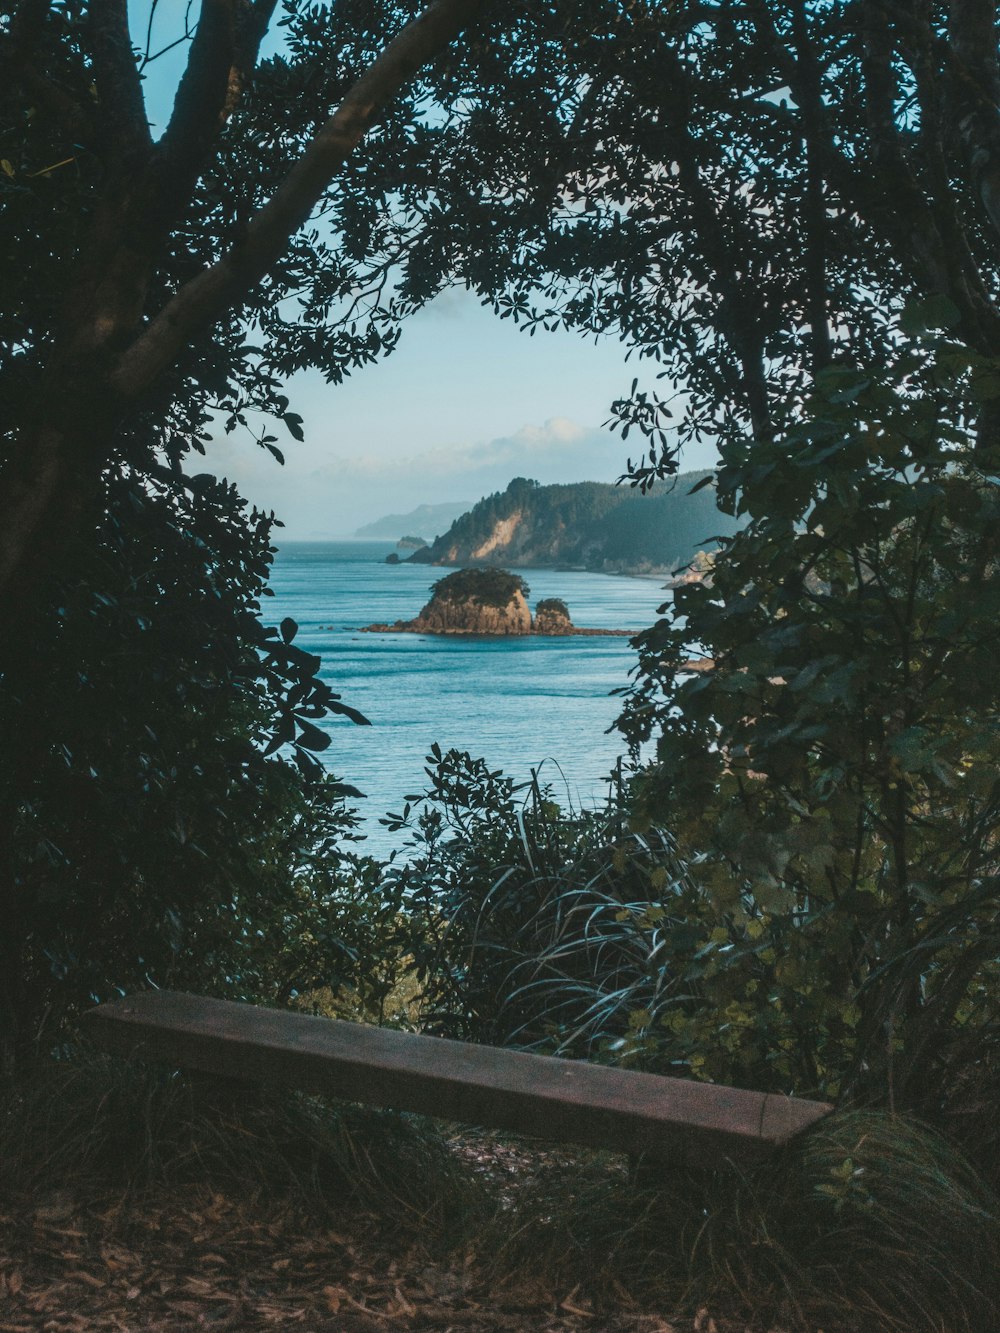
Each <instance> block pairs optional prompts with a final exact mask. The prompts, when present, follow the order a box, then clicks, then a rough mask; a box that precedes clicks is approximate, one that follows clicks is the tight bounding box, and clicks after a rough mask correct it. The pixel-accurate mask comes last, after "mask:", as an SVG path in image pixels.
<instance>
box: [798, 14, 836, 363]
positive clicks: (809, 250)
mask: <svg viewBox="0 0 1000 1333" xmlns="http://www.w3.org/2000/svg"><path fill="white" fill-rule="evenodd" d="M792 34H793V38H794V42H795V61H796V65H797V66H798V70H799V84H800V87H801V92H800V94H799V98H798V101H799V110H800V112H801V116H802V138H803V141H804V146H805V153H806V180H805V191H804V198H803V204H802V211H803V221H804V223H805V240H806V256H805V261H806V263H805V267H806V274H805V276H806V318H807V320H808V321H809V328H810V333H811V338H812V370H813V373H814V374H815V373H816V372H817V371H819V370H822V369H823V367H824V366H826V365H828V364H829V362H830V358H831V355H832V348H831V343H830V322H829V311H828V294H827V279H826V263H827V255H826V252H827V230H828V227H827V220H826V197H825V190H824V185H823V167H822V158H823V149H822V139H823V85H822V77H821V75H820V70H819V65H818V63H817V60H816V55H815V52H814V51H813V47H812V42H811V40H810V35H809V20H808V18H807V15H806V4H805V0H795V3H794V5H793V8H792Z"/></svg>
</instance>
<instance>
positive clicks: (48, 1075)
mask: <svg viewBox="0 0 1000 1333" xmlns="http://www.w3.org/2000/svg"><path fill="white" fill-rule="evenodd" d="M0 1144H2V1146H0V1181H2V1188H3V1189H4V1190H5V1192H6V1193H7V1194H8V1195H12V1196H14V1195H21V1196H22V1197H39V1196H41V1195H44V1194H45V1193H47V1192H50V1191H52V1190H54V1189H58V1188H62V1187H63V1186H65V1185H66V1184H67V1182H71V1185H72V1189H73V1190H74V1192H75V1193H76V1194H78V1195H79V1196H80V1197H81V1199H85V1198H86V1197H87V1196H88V1195H89V1194H95V1193H96V1194H104V1193H106V1192H107V1191H108V1190H109V1189H110V1190H114V1191H117V1192H119V1193H121V1194H122V1195H124V1196H126V1197H133V1198H139V1197H141V1196H142V1195H143V1194H145V1193H148V1192H150V1191H158V1190H163V1189H170V1188H172V1187H174V1186H177V1185H184V1184H198V1185H205V1186H208V1187H210V1188H216V1189H218V1190H220V1191H221V1192H226V1191H231V1190H235V1191H237V1192H238V1193H239V1194H240V1196H241V1197H245V1198H248V1199H253V1198H257V1197H263V1196H266V1197H267V1198H269V1199H272V1200H281V1201H282V1202H283V1203H284V1204H286V1205H287V1206H289V1207H292V1208H293V1209H295V1210H297V1211H299V1212H301V1213H302V1214H303V1215H304V1216H306V1217H313V1218H316V1219H317V1220H322V1219H323V1218H325V1217H328V1216H329V1215H331V1214H333V1213H334V1212H337V1211H339V1210H342V1209H343V1208H344V1207H350V1208H352V1209H353V1210H355V1211H356V1212H363V1213H373V1214H376V1215H377V1216H378V1218H379V1220H380V1225H382V1226H383V1227H384V1226H386V1225H388V1226H390V1227H397V1226H398V1227H400V1228H403V1229H407V1228H408V1229H418V1230H419V1232H420V1235H421V1238H422V1239H423V1240H424V1241H425V1242H426V1243H427V1244H428V1245H429V1246H431V1247H434V1246H442V1245H444V1246H446V1247H447V1245H449V1244H450V1243H451V1240H452V1238H454V1237H455V1236H460V1235H464V1234H465V1232H466V1231H467V1230H468V1229H469V1228H470V1227H475V1226H477V1225H478V1224H479V1222H480V1220H481V1218H482V1217H483V1216H484V1215H485V1214H486V1213H487V1212H488V1211H489V1207H490V1205H489V1201H488V1198H487V1195H486V1193H485V1191H484V1190H483V1189H482V1188H481V1187H480V1184H479V1182H478V1181H477V1180H476V1179H475V1178H473V1177H471V1176H470V1174H469V1173H468V1172H466V1171H464V1170H463V1169H462V1168H461V1166H460V1165H459V1163H458V1162H457V1161H456V1160H455V1158H454V1156H453V1155H452V1154H451V1153H450V1152H449V1149H448V1146H447V1143H446V1141H445V1139H444V1137H443V1136H442V1134H441V1132H440V1130H439V1129H438V1128H436V1127H435V1126H434V1125H433V1124H432V1123H431V1122H429V1121H425V1120H422V1119H420V1118H418V1117H414V1116H405V1115H399V1114H395V1113H392V1112H388V1111H378V1110H373V1109H371V1108H362V1107H357V1106H350V1105H344V1104H328V1103H325V1102H323V1101H322V1100H321V1099H319V1098H314V1097H307V1096H304V1095H301V1094H298V1093H294V1092H287V1091H283V1090H279V1089H274V1088H268V1087H264V1086H261V1085H256V1084H243V1083H237V1082H232V1081H228V1080H221V1079H213V1078H210V1077H207V1076H203V1075H191V1074H184V1073H180V1072H178V1071H176V1070H169V1069H164V1068H159V1067H154V1066H152V1065H146V1064H144V1063H142V1062H139V1061H131V1060H122V1059H119V1058H112V1057H108V1056H105V1055H102V1054H98V1053H96V1052H93V1051H90V1050H87V1049H86V1048H81V1049H77V1050H75V1051H73V1053H72V1058H69V1059H63V1060H59V1061H54V1062H51V1063H46V1064H42V1065H39V1066H38V1067H36V1068H35V1069H34V1070H33V1071H32V1072H31V1073H30V1074H29V1075H27V1076H22V1077H20V1078H19V1079H18V1081H17V1083H16V1084H11V1085H9V1086H7V1087H6V1088H5V1089H3V1091H2V1096H0Z"/></svg>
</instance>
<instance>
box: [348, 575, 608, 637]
mask: <svg viewBox="0 0 1000 1333" xmlns="http://www.w3.org/2000/svg"><path fill="white" fill-rule="evenodd" d="M529 591H530V590H529V588H528V585H527V584H526V583H525V581H524V579H522V578H521V577H520V576H519V575H518V574H508V573H507V571H506V570H503V569H494V568H487V569H457V570H456V571H455V573H454V574H449V575H448V576H447V577H446V578H443V579H438V581H437V583H435V584H434V587H433V593H434V595H433V597H432V598H431V600H430V601H429V602H428V603H427V605H426V606H425V607H424V609H423V610H422V611H421V612H420V614H419V616H417V617H416V619H415V620H397V621H396V622H395V624H393V625H364V626H362V628H363V630H364V631H365V632H367V633H371V634H491V635H520V634H574V635H575V634H581V635H593V634H608V635H614V636H623V637H630V636H631V635H632V633H633V631H632V630H623V629H580V628H579V627H578V626H576V625H574V624H573V622H572V620H570V616H569V609H568V607H567V606H566V603H565V602H564V601H562V600H561V599H560V598H559V597H548V598H544V599H543V600H542V601H540V602H539V603H538V606H537V607H536V608H535V619H534V622H532V619H531V612H530V611H529V610H528V593H529Z"/></svg>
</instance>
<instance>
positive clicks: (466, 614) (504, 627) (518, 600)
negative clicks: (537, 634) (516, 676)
mask: <svg viewBox="0 0 1000 1333" xmlns="http://www.w3.org/2000/svg"><path fill="white" fill-rule="evenodd" d="M410 623H411V624H412V626H413V629H414V630H415V631H416V632H417V633H424V634H530V633H531V612H530V611H529V610H528V603H527V602H526V601H525V600H524V593H523V592H521V590H520V589H516V590H515V591H514V592H513V593H512V594H511V597H510V599H509V600H508V601H507V602H505V603H504V605H502V606H492V605H490V604H489V603H487V602H480V601H477V600H476V599H475V598H473V597H470V598H466V599H462V600H459V599H457V598H455V599H453V598H449V597H432V598H431V600H430V601H429V602H428V603H427V605H426V606H425V607H424V609H423V610H422V611H421V612H420V614H419V616H417V618H416V620H414V621H411V622H410Z"/></svg>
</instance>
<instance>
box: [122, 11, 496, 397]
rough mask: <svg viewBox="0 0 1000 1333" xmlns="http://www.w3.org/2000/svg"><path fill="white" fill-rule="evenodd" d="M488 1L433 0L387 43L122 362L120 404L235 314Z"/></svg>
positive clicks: (134, 395) (137, 392)
mask: <svg viewBox="0 0 1000 1333" xmlns="http://www.w3.org/2000/svg"><path fill="white" fill-rule="evenodd" d="M485 3H486V0H433V3H431V4H430V5H429V6H428V8H427V9H426V10H425V11H424V12H423V13H422V14H421V15H419V16H418V17H417V18H416V19H414V20H412V21H411V22H410V23H408V24H407V25H406V26H405V27H404V28H403V29H402V30H401V31H400V32H399V33H398V34H397V36H396V37H395V38H394V39H393V40H392V41H391V42H390V43H389V45H388V46H387V47H386V48H385V50H384V51H383V52H382V54H381V55H380V56H379V57H378V58H377V59H376V60H375V61H374V62H373V64H372V65H371V66H370V68H369V69H368V70H367V71H366V72H365V73H364V74H363V75H362V76H361V77H360V78H359V79H358V81H357V83H355V85H354V87H353V88H352V89H351V90H350V91H349V92H348V93H347V95H346V97H345V98H344V100H343V102H342V103H341V105H340V107H339V108H338V109H337V111H335V112H334V114H333V115H332V116H331V117H330V119H329V120H328V121H327V122H326V124H325V125H324V126H323V127H322V129H320V130H319V132H318V133H317V135H316V137H315V138H314V139H313V141H312V143H311V144H310V145H309V147H308V148H307V149H306V151H305V152H304V153H303V155H302V156H301V157H300V158H299V160H298V161H297V162H296V163H295V164H294V166H293V167H292V168H291V170H290V171H289V173H288V175H287V176H286V177H285V180H284V181H283V182H282V184H281V185H280V186H279V187H278V190H277V191H276V193H275V194H274V195H273V197H272V198H271V199H270V200H269V201H268V203H266V204H265V205H264V207H263V208H261V209H260V211H259V212H258V213H257V214H256V215H255V216H254V218H253V219H252V220H251V222H250V224H249V226H248V227H247V230H246V234H245V237H244V239H243V242H242V243H241V244H240V245H239V246H238V247H235V248H234V249H232V250H230V251H229V252H228V253H227V254H225V255H224V256H223V257H222V258H221V259H220V260H219V261H218V263H216V264H213V265H212V267H211V268H209V269H205V270H204V271H203V272H202V273H200V274H199V275H198V276H197V277H196V278H193V279H192V280H191V281H190V282H189V283H187V284H186V285H185V286H184V287H182V288H181V290H180V291H179V292H178V293H177V294H176V295H175V296H174V297H173V299H172V300H171V301H170V302H169V303H168V304H167V305H166V306H165V307H164V309H163V310H162V311H161V312H160V313H159V314H158V315H157V316H156V318H155V319H153V321H152V322H151V323H150V324H149V326H148V327H147V328H146V329H145V330H144V331H143V333H142V334H140V336H139V337H138V338H137V339H136V340H135V342H134V343H133V344H132V346H131V347H130V348H128V350H127V351H126V352H125V353H124V354H123V355H122V357H121V358H120V360H119V362H118V364H117V366H116V368H115V370H114V372H113V373H112V376H111V383H112V386H113V388H114V390H115V392H116V393H117V394H119V395H121V397H122V398H123V399H131V398H134V397H137V396H138V395H140V394H141V393H143V392H144V391H145V390H146V389H147V388H148V387H149V385H150V384H152V382H153V381H154V380H155V379H156V377H157V376H158V375H159V374H160V373H161V372H162V371H163V370H165V369H166V368H167V367H168V366H169V365H171V364H172V363H173V361H174V359H175V357H176V356H177V354H178V352H179V351H180V350H181V348H182V347H184V346H185V345H186V344H187V343H188V342H190V341H191V340H192V339H193V338H194V337H196V336H197V335H198V334H200V333H202V332H204V330H205V329H206V328H208V327H210V326H211V325H212V324H213V323H215V321H216V320H218V319H220V318H222V316H223V315H225V314H227V313H228V312H229V311H230V310H232V309H234V308H236V307H238V306H239V305H240V304H241V303H242V300H243V297H244V296H245V294H246V293H247V292H248V291H249V289H250V288H251V287H252V286H253V285H254V284H255V283H257V282H259V281H260V279H261V278H263V277H264V276H265V274H266V273H267V272H268V270H269V268H270V267H271V265H272V264H273V263H274V262H275V260H276V259H278V258H279V256H280V255H281V254H282V252H283V251H284V249H285V247H286V246H287V244H288V241H289V240H290V238H291V237H292V236H293V235H294V234H295V233H296V232H297V231H298V229H299V228H300V227H301V226H303V224H304V223H305V222H306V221H307V219H308V218H309V215H310V213H311V212H312V210H313V209H314V208H315V206H316V204H317V203H318V202H319V199H320V198H321V196H322V194H323V191H324V190H325V189H326V188H327V186H328V185H329V183H330V181H331V180H332V179H333V177H334V175H335V173H336V172H337V170H338V169H339V168H340V167H341V166H342V165H343V163H344V162H345V161H346V159H347V158H348V157H349V155H350V154H351V153H352V152H353V151H354V149H355V148H356V147H357V146H358V144H359V143H360V142H361V140H362V138H363V137H364V135H365V134H366V133H367V131H368V130H369V129H370V128H371V126H372V124H373V123H374V122H375V119H376V118H377V116H378V115H379V114H380V113H381V111H382V110H383V109H384V107H385V106H386V104H387V103H388V102H389V100H390V99H391V98H392V97H393V96H394V95H395V94H396V93H397V92H399V90H400V89H401V88H403V87H405V86H406V85H407V84H408V83H409V82H410V80H411V79H412V78H413V76H414V75H415V74H416V72H417V71H418V69H419V68H420V67H421V65H423V64H424V63H425V62H426V61H428V60H430V59H432V58H433V57H434V56H435V55H437V54H438V53H439V52H440V51H441V50H443V49H444V47H445V46H447V44H448V43H449V42H450V41H451V40H452V39H453V38H454V37H455V36H456V35H457V34H458V33H459V32H460V31H461V30H462V28H464V27H465V26H466V25H467V24H468V23H469V22H471V21H472V20H473V19H474V18H475V17H476V16H477V15H478V14H479V13H480V12H481V11H482V10H483V8H484V7H485Z"/></svg>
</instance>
